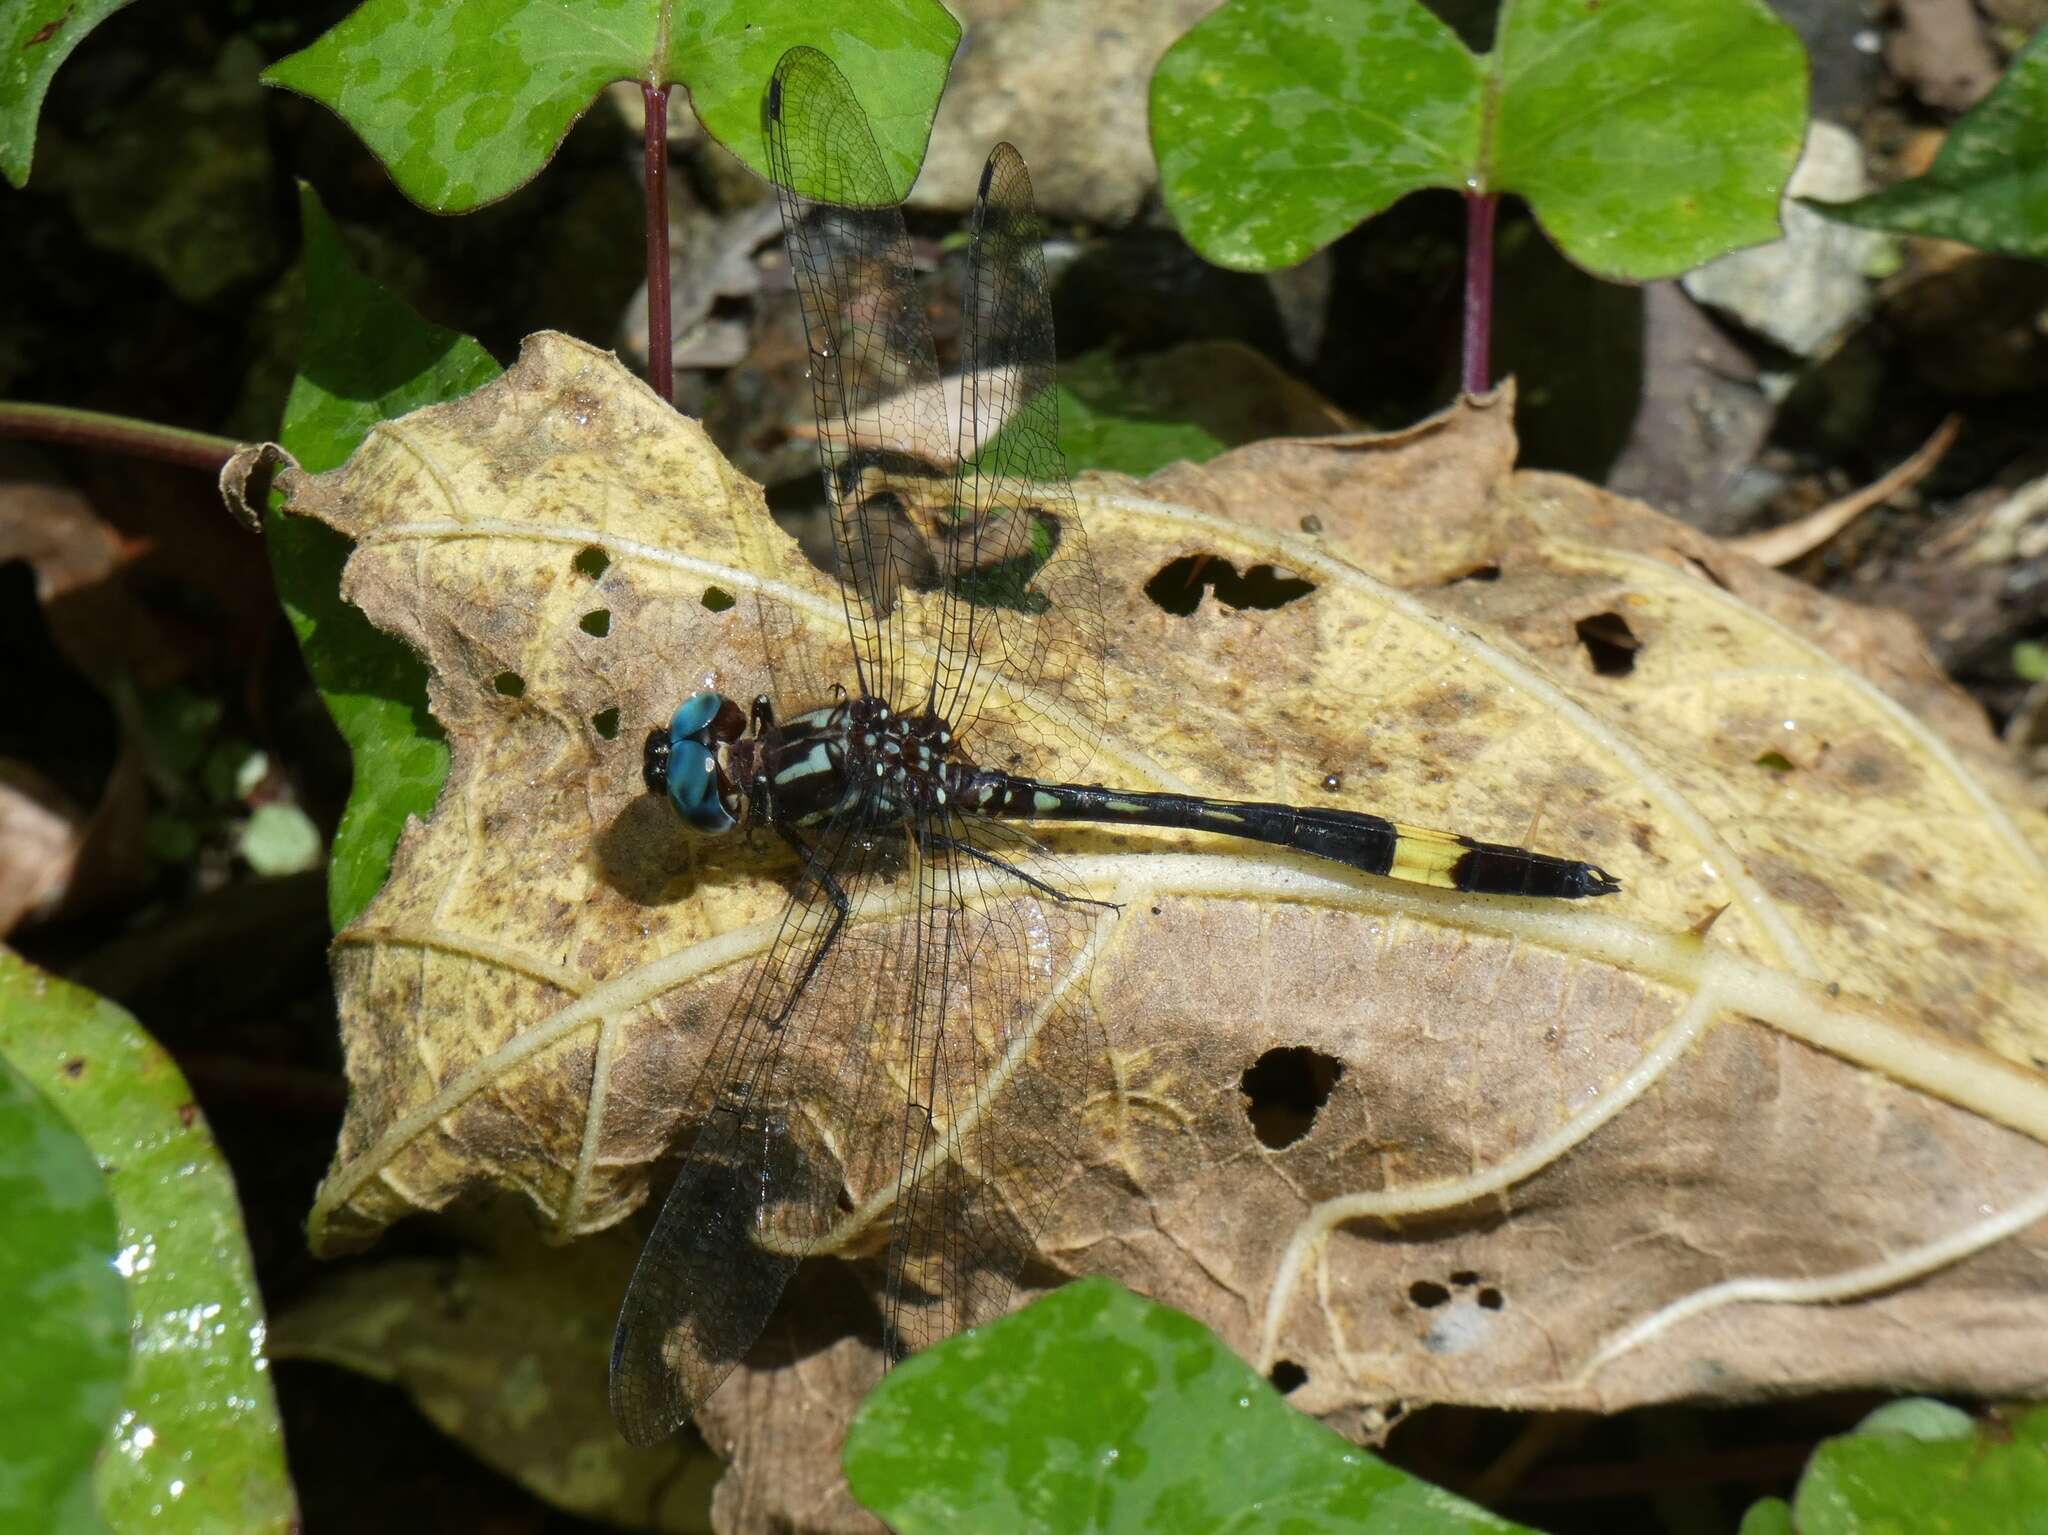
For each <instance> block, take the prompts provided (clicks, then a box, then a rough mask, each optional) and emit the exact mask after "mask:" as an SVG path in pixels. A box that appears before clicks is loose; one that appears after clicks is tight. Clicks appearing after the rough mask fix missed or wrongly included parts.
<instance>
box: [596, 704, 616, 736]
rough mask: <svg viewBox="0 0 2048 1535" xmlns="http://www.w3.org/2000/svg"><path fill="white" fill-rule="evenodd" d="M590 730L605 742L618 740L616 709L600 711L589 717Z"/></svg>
mask: <svg viewBox="0 0 2048 1535" xmlns="http://www.w3.org/2000/svg"><path fill="white" fill-rule="evenodd" d="M590 728H591V729H593V730H595V731H596V732H597V733H598V734H599V735H601V736H603V737H604V738H605V739H606V740H607V741H613V740H617V739H618V734H619V711H618V710H617V709H616V708H611V709H600V710H598V711H597V713H595V714H593V715H591V716H590Z"/></svg>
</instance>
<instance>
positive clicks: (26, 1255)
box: [0, 1055, 128, 1530]
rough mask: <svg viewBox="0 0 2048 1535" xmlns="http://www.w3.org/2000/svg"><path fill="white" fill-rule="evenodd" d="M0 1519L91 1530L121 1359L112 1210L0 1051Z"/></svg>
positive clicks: (124, 1330)
mask: <svg viewBox="0 0 2048 1535" xmlns="http://www.w3.org/2000/svg"><path fill="white" fill-rule="evenodd" d="M0 1209H4V1210H6V1212H7V1240H6V1242H4V1243H0V1313H4V1314H5V1315H6V1317H7V1319H8V1324H7V1326H6V1327H5V1328H4V1329H0V1447H4V1448H0V1520H4V1521H5V1522H6V1523H7V1524H8V1525H9V1526H10V1527H12V1528H16V1529H24V1530H30V1529H60V1528H61V1529H67V1530H70V1529H78V1530H84V1529H92V1528H96V1527H97V1528H104V1526H100V1525H98V1522H97V1516H96V1515H94V1514H93V1512H92V1466H93V1461H94V1460H95V1458H96V1457H97V1455H98V1453H99V1450H100V1446H101V1442H102V1441H103V1440H104V1439H105V1438H106V1432H107V1424H108V1423H109V1422H111V1421H112V1419H113V1416H114V1409H115V1405H116V1404H117V1403H118V1402H119V1401H120V1399H121V1376H122V1373H123V1370H124V1367H125V1366H126V1364H127V1362H128V1298H127V1296H126V1294H125V1293H124V1292H123V1290H122V1285H121V1276H120V1275H119V1274H117V1273H115V1272H114V1264H113V1254H114V1252H115V1242H114V1207H113V1205H112V1203H111V1202H110V1201H109V1200H108V1198H107V1190H106V1185H105V1184H104V1183H103V1182H102V1181H101V1179H100V1170H99V1165H98V1164H97V1163H96V1162H95V1161H94V1160H93V1156H92V1152H91V1150H90V1149H89V1148H88V1147H87V1146H86V1144H85V1142H84V1141H82V1140H80V1139H79V1138H78V1135H77V1133H76V1132H75V1131H74V1130H73V1129H72V1128H71V1126H70V1125H69V1124H67V1123H66V1122H65V1120H64V1117H63V1116H62V1115H61V1114H59V1113H58V1112H57V1110H56V1108H55V1107H54V1106H53V1105H52V1104H51V1103H50V1102H49V1101H48V1100H47V1099H45V1098H43V1097H42V1095H41V1094H39V1093H37V1092H36V1090H35V1089H34V1088H32V1087H30V1086H29V1085H28V1084H27V1083H26V1082H24V1081H23V1080H22V1079H21V1076H20V1075H19V1073H17V1072H16V1071H15V1070H14V1069H13V1067H11V1066H10V1065H9V1064H8V1062H7V1059H6V1057H5V1056H4V1055H0Z"/></svg>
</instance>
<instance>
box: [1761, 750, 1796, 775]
mask: <svg viewBox="0 0 2048 1535" xmlns="http://www.w3.org/2000/svg"><path fill="white" fill-rule="evenodd" d="M1756 765H1757V766H1758V767H1760V768H1764V769H1766V770H1767V771H1769V772H1773V773H1789V772H1791V771H1792V768H1793V762H1792V759H1791V758H1790V757H1788V756H1786V755H1785V754H1784V753H1783V752H1758V753H1757V755H1756Z"/></svg>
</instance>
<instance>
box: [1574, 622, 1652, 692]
mask: <svg viewBox="0 0 2048 1535" xmlns="http://www.w3.org/2000/svg"><path fill="white" fill-rule="evenodd" d="M1577 627H1578V631H1579V643H1580V644H1581V645H1584V646H1585V647H1586V659H1587V660H1589V661H1591V662H1592V663H1593V670H1594V671H1596V672H1598V673H1599V674H1600V675H1601V676H1603V677H1626V676H1627V675H1628V674H1629V673H1630V672H1632V671H1634V670H1635V669H1636V652H1637V651H1638V650H1641V649H1642V648H1643V642H1642V641H1641V640H1639V639H1637V638H1636V632H1635V630H1633V629H1631V628H1630V627H1629V626H1628V620H1627V619H1625V618H1623V617H1622V616H1621V615H1620V614H1619V613H1595V614H1594V615H1593V616H1592V617H1591V618H1582V619H1580V620H1579V622H1578V626H1577Z"/></svg>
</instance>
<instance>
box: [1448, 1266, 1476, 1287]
mask: <svg viewBox="0 0 2048 1535" xmlns="http://www.w3.org/2000/svg"><path fill="white" fill-rule="evenodd" d="M1451 1283H1452V1284H1454V1285H1457V1286H1458V1287H1459V1288H1460V1289H1469V1288H1470V1287H1471V1286H1473V1285H1476V1284H1477V1283H1479V1275H1478V1274H1476V1273H1475V1272H1473V1271H1472V1270H1471V1269H1459V1270H1458V1272H1457V1273H1455V1274H1453V1275H1451Z"/></svg>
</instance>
